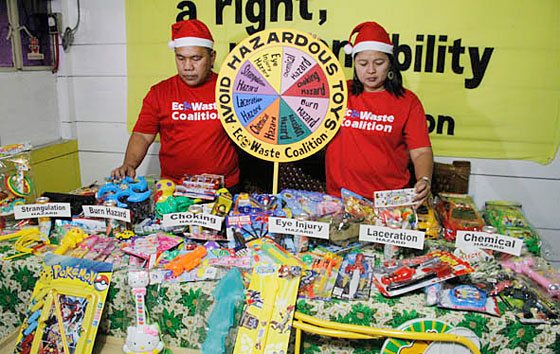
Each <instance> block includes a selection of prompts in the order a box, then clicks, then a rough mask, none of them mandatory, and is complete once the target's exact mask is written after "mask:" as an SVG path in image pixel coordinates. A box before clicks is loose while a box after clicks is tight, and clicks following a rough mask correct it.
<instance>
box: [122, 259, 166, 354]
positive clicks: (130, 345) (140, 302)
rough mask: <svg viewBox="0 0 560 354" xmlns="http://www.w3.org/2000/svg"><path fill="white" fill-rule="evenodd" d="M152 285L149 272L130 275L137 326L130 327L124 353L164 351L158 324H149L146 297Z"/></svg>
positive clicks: (153, 353) (151, 353) (148, 353)
mask: <svg viewBox="0 0 560 354" xmlns="http://www.w3.org/2000/svg"><path fill="white" fill-rule="evenodd" d="M149 283H150V277H149V274H148V272H146V271H143V270H139V271H131V272H129V273H128V284H129V285H130V287H132V294H133V295H134V302H135V304H136V326H129V327H128V329H127V331H126V342H125V344H124V346H123V351H124V352H125V353H126V354H131V353H134V354H157V353H159V352H161V351H162V350H163V347H164V345H163V342H162V341H161V340H160V338H159V328H158V326H157V324H147V317H146V316H147V315H146V305H145V303H144V296H145V295H146V286H147V285H148V284H149Z"/></svg>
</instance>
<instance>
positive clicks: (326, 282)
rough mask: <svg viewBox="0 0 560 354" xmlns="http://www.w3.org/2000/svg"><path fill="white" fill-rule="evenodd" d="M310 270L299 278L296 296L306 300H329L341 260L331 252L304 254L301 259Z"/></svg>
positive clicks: (314, 251) (315, 251) (316, 251)
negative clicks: (308, 265)
mask: <svg viewBox="0 0 560 354" xmlns="http://www.w3.org/2000/svg"><path fill="white" fill-rule="evenodd" d="M301 258H302V259H303V261H304V262H305V263H306V264H310V267H311V269H308V270H305V271H304V272H303V274H302V277H301V282H300V285H299V291H298V296H299V297H300V298H306V299H321V300H330V298H331V296H332V292H333V289H334V286H335V282H336V278H337V275H338V272H339V269H340V266H341V265H342V261H343V258H342V257H341V256H339V255H337V254H334V253H331V252H319V251H318V250H313V252H309V253H305V254H303V255H302V257H301Z"/></svg>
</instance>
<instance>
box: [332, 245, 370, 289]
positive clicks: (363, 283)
mask: <svg viewBox="0 0 560 354" xmlns="http://www.w3.org/2000/svg"><path fill="white" fill-rule="evenodd" d="M374 266H375V257H373V256H371V255H366V254H364V253H361V252H358V253H355V252H352V253H348V254H346V255H345V256H344V260H343V261H342V264H341V265H340V269H339V271H338V275H337V278H336V282H335V286H334V289H333V292H332V296H333V297H335V298H337V299H342V300H367V299H368V298H369V293H370V290H371V277H372V272H373V267H374Z"/></svg>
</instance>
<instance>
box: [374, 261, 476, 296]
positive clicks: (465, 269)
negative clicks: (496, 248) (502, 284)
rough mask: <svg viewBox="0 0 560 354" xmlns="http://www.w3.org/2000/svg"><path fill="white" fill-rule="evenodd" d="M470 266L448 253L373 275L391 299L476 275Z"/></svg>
mask: <svg viewBox="0 0 560 354" xmlns="http://www.w3.org/2000/svg"><path fill="white" fill-rule="evenodd" d="M473 271H474V269H473V268H472V267H471V265H470V264H469V263H467V262H465V261H464V260H462V259H460V258H458V257H456V256H454V255H453V254H451V253H449V252H445V251H439V250H436V251H432V252H430V253H428V254H426V255H423V256H418V257H414V258H408V259H403V260H401V261H398V262H394V263H385V264H383V265H382V266H381V267H379V268H376V269H375V270H374V272H373V282H374V284H375V286H376V287H377V289H379V291H380V292H381V293H382V294H383V295H385V296H388V297H393V296H397V295H402V294H405V293H408V292H410V291H413V290H416V289H419V288H423V287H425V286H428V285H431V284H435V283H439V282H442V281H444V280H447V279H451V278H454V277H458V276H461V275H464V274H468V273H471V272H473Z"/></svg>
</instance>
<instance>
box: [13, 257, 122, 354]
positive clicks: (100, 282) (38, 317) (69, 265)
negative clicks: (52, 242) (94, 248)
mask: <svg viewBox="0 0 560 354" xmlns="http://www.w3.org/2000/svg"><path fill="white" fill-rule="evenodd" d="M44 261H45V265H44V268H43V271H42V273H41V277H40V279H39V280H38V281H37V283H36V285H35V289H34V290H33V294H32V295H31V302H30V303H31V305H30V307H29V310H28V312H27V315H26V318H25V320H24V321H23V325H22V326H21V329H20V333H19V335H18V338H17V341H16V348H15V350H14V353H22V354H23V353H65V354H73V353H91V351H92V350H93V344H94V342H95V336H96V333H97V329H98V327H99V322H100V320H101V314H102V311H103V306H104V305H105V298H106V296H107V292H108V290H109V284H110V282H111V276H112V271H113V265H112V264H111V263H105V262H93V261H89V260H84V259H77V258H71V257H65V256H58V255H54V254H47V255H45V258H44Z"/></svg>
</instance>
